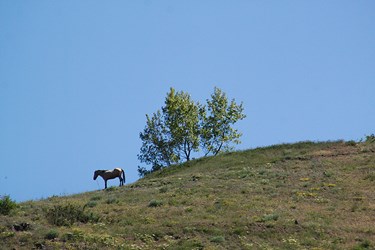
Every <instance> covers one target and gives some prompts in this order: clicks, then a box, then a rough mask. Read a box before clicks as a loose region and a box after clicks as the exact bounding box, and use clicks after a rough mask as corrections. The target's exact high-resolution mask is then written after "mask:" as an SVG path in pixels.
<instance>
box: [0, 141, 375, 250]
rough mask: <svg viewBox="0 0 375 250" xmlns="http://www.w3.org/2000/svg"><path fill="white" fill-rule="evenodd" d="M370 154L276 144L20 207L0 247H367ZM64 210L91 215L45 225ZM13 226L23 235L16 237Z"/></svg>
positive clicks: (374, 171) (1, 223)
mask: <svg viewBox="0 0 375 250" xmlns="http://www.w3.org/2000/svg"><path fill="white" fill-rule="evenodd" d="M374 152H375V144H374V143H368V142H367V143H359V144H353V143H345V142H342V141H340V142H324V143H312V142H302V143H296V144H285V145H275V146H272V147H267V148H258V149H254V150H248V151H243V152H235V153H229V154H224V155H220V156H217V157H208V158H203V159H198V160H195V161H191V162H189V163H186V164H183V165H181V166H174V167H171V168H169V169H164V170H162V171H160V172H156V173H153V174H151V175H149V176H147V177H146V178H144V179H141V180H140V181H138V182H136V183H134V184H132V185H128V186H125V187H123V188H111V189H110V190H108V191H95V192H89V193H83V194H79V195H75V196H70V197H52V198H49V199H46V200H42V201H31V202H25V203H21V204H19V208H17V209H16V210H14V211H13V212H12V213H11V214H10V215H8V216H1V217H0V248H1V249H2V248H5V249H12V248H15V249H32V248H44V249H81V248H82V249H373V248H374V247H375V228H374V225H375V219H374V218H375V177H374V176H375V153H374ZM67 204H72V207H74V208H76V209H77V210H79V209H81V208H82V211H81V212H79V213H77V214H80V215H82V214H83V215H84V216H88V218H90V219H87V220H82V219H81V220H79V219H77V220H73V221H75V222H74V223H72V225H67V226H56V225H54V224H53V223H51V222H50V221H51V220H47V218H46V215H47V214H51V209H53V208H56V207H59V206H60V207H63V206H66V205H67ZM84 218H86V217H84ZM22 222H26V223H29V224H30V229H28V230H25V231H15V230H14V228H13V225H15V224H17V223H22Z"/></svg>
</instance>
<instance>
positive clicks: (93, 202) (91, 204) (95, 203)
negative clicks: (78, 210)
mask: <svg viewBox="0 0 375 250" xmlns="http://www.w3.org/2000/svg"><path fill="white" fill-rule="evenodd" d="M97 205H98V203H97V202H96V201H89V202H87V203H86V205H85V206H84V208H85V207H89V208H93V207H96V206H97Z"/></svg>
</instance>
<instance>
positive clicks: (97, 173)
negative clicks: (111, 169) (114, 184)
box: [94, 170, 101, 181]
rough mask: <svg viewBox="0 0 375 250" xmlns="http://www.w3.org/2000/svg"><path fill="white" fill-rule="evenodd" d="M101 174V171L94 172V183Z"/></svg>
mask: <svg viewBox="0 0 375 250" xmlns="http://www.w3.org/2000/svg"><path fill="white" fill-rule="evenodd" d="M100 172H101V170H96V171H95V172H94V181H95V180H96V178H98V176H99V174H100Z"/></svg>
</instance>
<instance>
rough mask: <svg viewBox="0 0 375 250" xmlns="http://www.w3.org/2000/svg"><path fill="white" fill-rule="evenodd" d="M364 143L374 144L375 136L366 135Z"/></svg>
mask: <svg viewBox="0 0 375 250" xmlns="http://www.w3.org/2000/svg"><path fill="white" fill-rule="evenodd" d="M366 142H368V143H373V142H375V135H374V134H371V135H366Z"/></svg>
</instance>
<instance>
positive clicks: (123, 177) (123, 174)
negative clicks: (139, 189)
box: [122, 169, 125, 184]
mask: <svg viewBox="0 0 375 250" xmlns="http://www.w3.org/2000/svg"><path fill="white" fill-rule="evenodd" d="M122 179H123V180H124V184H125V171H124V170H123V169H122Z"/></svg>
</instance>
